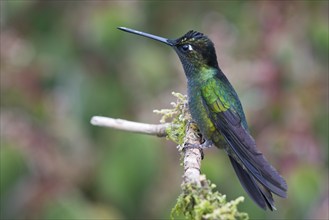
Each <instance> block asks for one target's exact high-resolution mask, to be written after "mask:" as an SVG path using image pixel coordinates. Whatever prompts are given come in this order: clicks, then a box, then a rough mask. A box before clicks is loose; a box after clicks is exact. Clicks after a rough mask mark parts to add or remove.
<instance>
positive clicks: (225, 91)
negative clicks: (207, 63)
mask: <svg viewBox="0 0 329 220" xmlns="http://www.w3.org/2000/svg"><path fill="white" fill-rule="evenodd" d="M226 80H227V79H226ZM201 94H202V98H203V105H204V107H205V108H206V109H207V112H208V116H209V118H210V119H211V121H212V122H213V123H214V125H215V127H216V129H217V130H218V131H219V132H220V133H221V134H222V135H223V137H224V138H225V140H226V142H227V143H228V146H229V148H228V149H226V151H227V153H228V154H229V155H230V159H233V160H234V161H233V162H232V165H233V166H234V169H235V170H236V171H237V170H238V171H237V174H238V176H239V179H240V181H241V178H243V181H241V182H242V183H243V185H244V187H245V189H246V188H249V190H248V189H246V191H247V192H248V191H250V188H251V185H253V186H256V187H257V184H256V183H255V180H257V182H258V183H260V184H261V185H263V186H264V187H265V188H266V189H268V190H270V191H271V192H273V193H275V194H277V195H279V196H281V197H286V191H287V185H286V182H285V180H284V179H283V178H282V177H281V176H280V175H279V174H278V172H277V171H276V170H275V169H274V168H273V167H272V166H271V165H270V164H269V163H268V161H267V160H266V159H265V157H264V156H263V154H262V153H261V152H260V151H259V150H258V149H257V147H256V143H255V140H254V139H253V138H252V137H251V135H250V134H249V132H248V131H247V124H246V121H245V117H244V113H243V110H242V107H241V104H240V102H239V99H238V97H237V95H236V93H235V91H234V90H233V88H232V86H231V85H230V84H229V82H228V81H226V82H223V81H220V80H219V79H216V78H213V79H210V80H209V81H208V82H207V83H206V85H205V86H204V87H202V90H201ZM242 167H243V168H244V170H245V171H247V172H248V174H250V175H251V176H252V177H250V179H246V177H244V176H243V175H242V170H241V169H242ZM246 184H247V185H249V186H246ZM250 184H251V185H250ZM258 190H259V189H258ZM248 193H249V194H250V192H248ZM263 196H265V195H264V193H263ZM252 197H253V196H252ZM253 198H254V197H253ZM254 199H255V198H254ZM268 200H271V198H269V199H268ZM267 202H269V201H267ZM269 203H270V202H269Z"/></svg>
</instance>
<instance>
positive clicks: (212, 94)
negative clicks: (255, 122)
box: [118, 27, 287, 211]
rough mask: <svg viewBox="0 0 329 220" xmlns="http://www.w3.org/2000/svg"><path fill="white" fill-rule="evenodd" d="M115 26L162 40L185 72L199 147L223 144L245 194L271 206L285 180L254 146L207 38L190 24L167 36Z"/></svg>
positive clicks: (282, 191)
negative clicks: (178, 33) (199, 136)
mask: <svg viewBox="0 0 329 220" xmlns="http://www.w3.org/2000/svg"><path fill="white" fill-rule="evenodd" d="M118 29H120V30H122V31H125V32H128V33H132V34H136V35H140V36H143V37H147V38H150V39H153V40H156V41H159V42H162V43H164V44H166V45H168V46H170V47H172V48H173V49H174V50H175V51H176V53H177V55H178V57H179V59H180V61H181V63H182V65H183V69H184V72H185V75H186V78H187V97H188V98H187V99H188V107H189V111H190V113H191V116H192V120H193V121H195V123H196V124H197V126H198V128H199V130H200V133H201V134H202V138H203V139H204V140H205V141H204V142H203V143H202V144H201V147H202V148H207V147H210V146H212V145H215V146H216V147H218V148H220V149H224V150H225V151H226V153H227V155H228V157H229V160H230V162H231V164H232V166H233V169H234V170H235V172H236V175H237V176H238V179H239V180H240V182H241V184H242V186H243V188H244V189H245V191H246V192H247V194H248V195H249V196H250V197H251V199H252V200H253V201H254V202H255V203H256V204H257V205H258V206H259V207H261V208H262V209H264V210H266V209H267V208H269V209H270V210H271V211H273V210H276V208H275V206H274V199H273V195H272V194H276V195H277V196H279V197H282V198H286V197H287V184H286V181H285V180H284V179H283V178H282V177H281V176H280V174H279V173H278V172H277V170H276V169H275V168H274V167H273V166H271V165H270V163H269V162H268V161H267V159H266V158H265V157H264V155H263V154H262V153H261V152H260V151H259V150H258V149H257V147H256V142H255V140H254V138H253V137H252V136H251V135H250V131H249V129H248V124H247V120H246V117H245V114H244V111H243V108H242V105H241V102H240V99H239V97H238V95H237V93H236V91H235V90H234V88H233V86H232V85H231V83H230V82H229V81H228V79H227V78H226V76H225V75H224V73H223V71H222V70H221V69H220V68H219V66H218V62H217V56H216V51H215V47H214V44H213V42H212V41H211V40H210V39H209V38H208V37H207V36H206V35H204V34H203V33H200V32H197V31H193V30H191V31H188V32H187V33H186V34H184V35H183V36H182V37H179V38H177V39H167V38H163V37H159V36H156V35H152V34H149V33H145V32H141V31H137V30H133V29H130V28H126V27H118Z"/></svg>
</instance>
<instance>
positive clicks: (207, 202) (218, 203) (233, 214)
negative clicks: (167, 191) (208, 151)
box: [171, 175, 248, 220]
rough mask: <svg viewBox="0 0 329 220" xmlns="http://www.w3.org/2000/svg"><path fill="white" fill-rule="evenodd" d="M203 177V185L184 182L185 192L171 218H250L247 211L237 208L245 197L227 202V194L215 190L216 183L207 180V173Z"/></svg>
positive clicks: (231, 219)
mask: <svg viewBox="0 0 329 220" xmlns="http://www.w3.org/2000/svg"><path fill="white" fill-rule="evenodd" d="M201 179H202V180H201V186H198V185H196V184H186V183H183V184H182V190H183V192H182V193H181V195H180V196H179V197H178V199H177V203H176V205H175V207H174V208H173V209H172V211H171V219H174V217H175V216H181V215H183V216H185V218H186V219H193V220H201V219H202V220H203V219H208V220H213V219H219V220H220V219H222V220H234V219H240V220H246V219H248V214H247V213H243V212H239V211H238V209H237V205H238V204H239V203H241V202H243V201H244V198H243V197H238V198H237V199H235V200H232V201H230V202H227V201H226V196H225V195H222V194H221V193H219V192H218V191H215V190H214V189H215V187H216V185H215V184H212V183H211V182H210V180H207V179H206V177H205V175H201Z"/></svg>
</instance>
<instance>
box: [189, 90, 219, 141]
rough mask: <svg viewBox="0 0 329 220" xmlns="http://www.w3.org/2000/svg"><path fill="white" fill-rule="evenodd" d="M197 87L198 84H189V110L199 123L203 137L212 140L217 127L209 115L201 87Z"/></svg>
mask: <svg viewBox="0 0 329 220" xmlns="http://www.w3.org/2000/svg"><path fill="white" fill-rule="evenodd" d="M195 87H197V86H193V85H188V89H187V96H188V106H189V110H190V113H191V116H192V119H193V120H194V121H195V123H196V124H197V125H198V128H199V130H200V132H201V134H202V136H203V138H204V139H206V140H212V139H213V138H212V137H213V136H214V133H215V132H216V128H215V125H214V124H213V123H212V121H211V120H210V118H209V117H208V113H207V109H206V108H205V106H204V105H203V102H202V97H201V89H199V88H195Z"/></svg>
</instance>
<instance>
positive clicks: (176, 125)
mask: <svg viewBox="0 0 329 220" xmlns="http://www.w3.org/2000/svg"><path fill="white" fill-rule="evenodd" d="M172 95H173V96H175V97H176V98H177V101H176V102H172V103H170V104H171V105H172V106H173V108H172V109H161V110H154V111H153V112H154V113H157V114H161V115H162V118H161V120H160V122H161V123H166V122H168V121H169V120H170V126H169V127H168V128H167V130H166V132H167V138H168V139H170V140H172V141H173V142H175V143H177V144H179V145H182V144H183V143H184V137H185V133H186V132H185V129H186V124H187V122H188V120H189V119H190V118H191V116H190V114H189V112H188V109H187V107H186V106H187V96H186V95H182V94H180V93H175V92H172Z"/></svg>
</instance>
